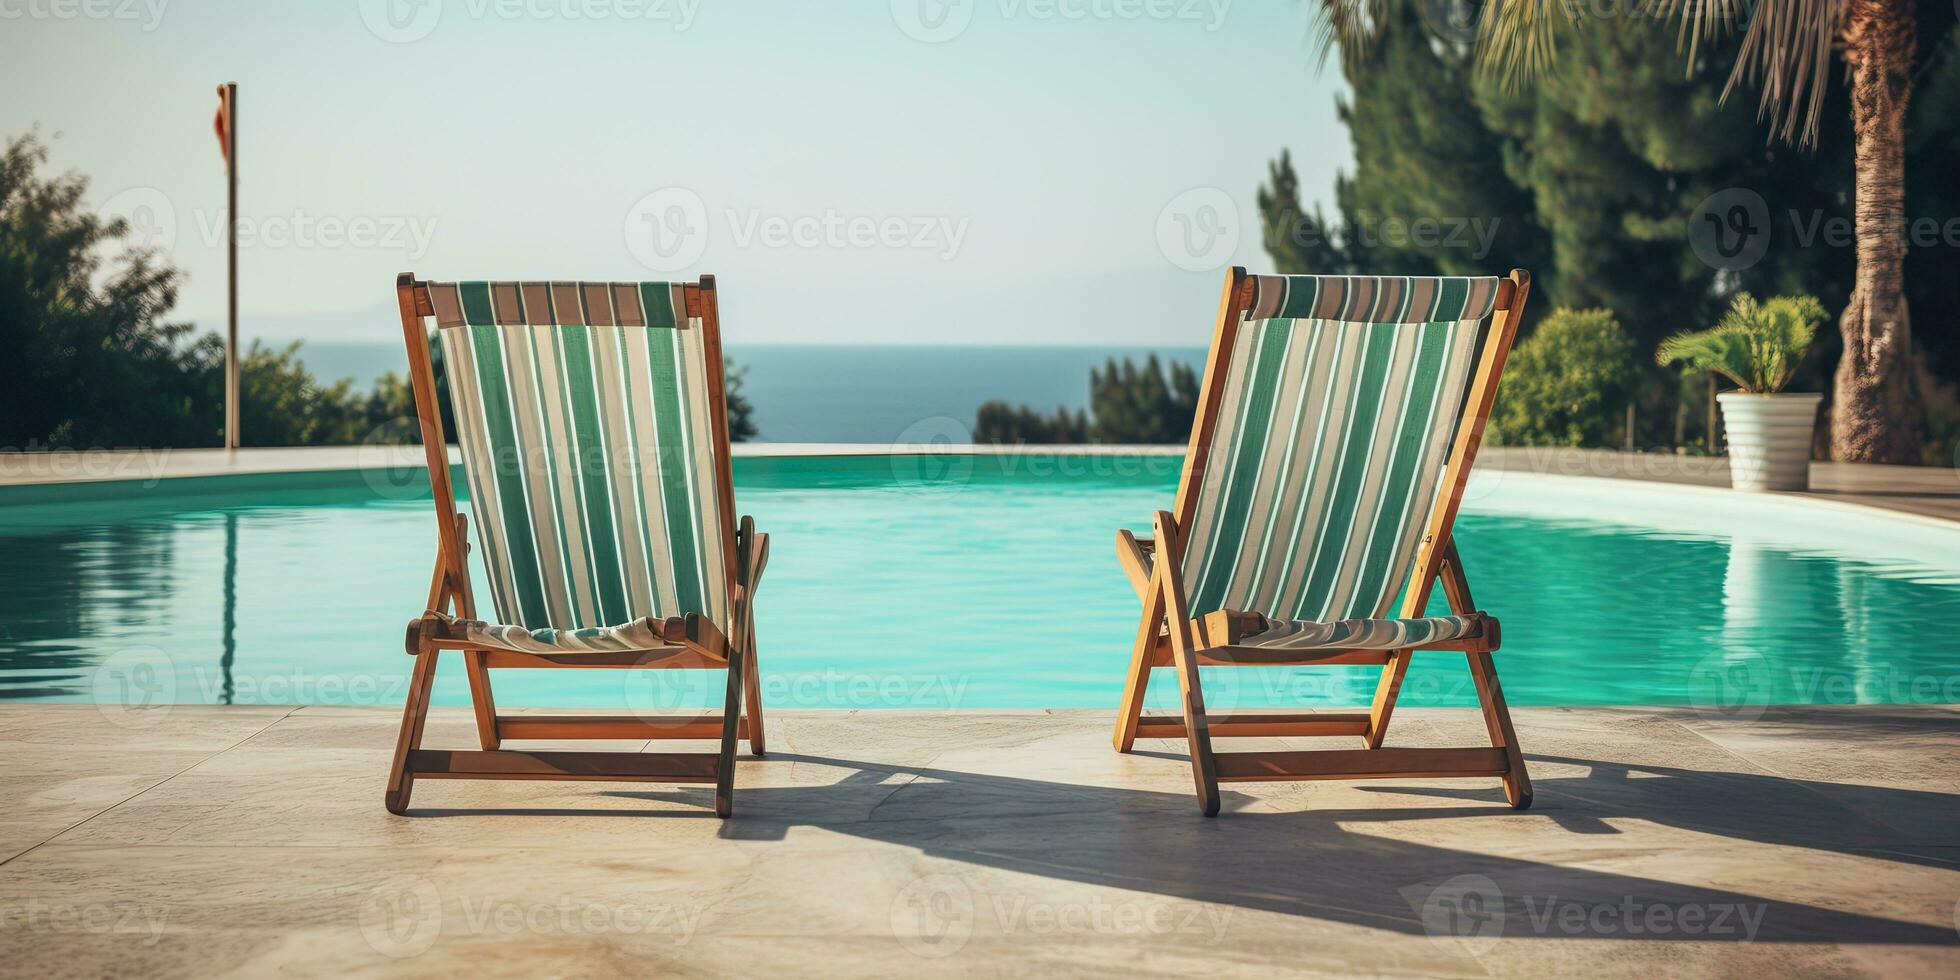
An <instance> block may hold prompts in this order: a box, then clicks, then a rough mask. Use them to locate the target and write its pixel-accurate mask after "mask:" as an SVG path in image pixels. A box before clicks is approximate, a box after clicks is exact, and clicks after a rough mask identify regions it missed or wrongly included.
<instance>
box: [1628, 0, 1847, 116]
mask: <svg viewBox="0 0 1960 980" xmlns="http://www.w3.org/2000/svg"><path fill="white" fill-rule="evenodd" d="M1656 2H1657V3H1658V4H1659V8H1658V9H1659V10H1660V12H1661V14H1662V15H1663V16H1671V17H1678V18H1680V19H1681V32H1682V36H1683V37H1684V38H1687V39H1689V41H1688V61H1689V64H1690V65H1692V64H1693V63H1694V57H1695V53H1696V51H1697V50H1698V49H1699V45H1700V42H1701V41H1703V40H1710V39H1713V38H1714V37H1715V36H1717V35H1718V34H1719V33H1721V32H1723V31H1726V30H1728V28H1729V27H1730V25H1732V24H1734V23H1735V22H1736V21H1737V20H1739V19H1740V18H1741V16H1742V15H1743V14H1744V12H1745V11H1746V12H1747V14H1748V18H1749V26H1748V30H1747V33H1745V34H1744V35H1743V38H1742V47H1741V49H1740V50H1738V51H1737V52H1736V56H1735V67H1734V68H1733V69H1732V70H1730V72H1729V81H1728V84H1727V85H1726V86H1724V87H1723V89H1722V98H1723V100H1724V101H1726V100H1727V99H1728V97H1729V95H1730V94H1731V93H1733V92H1734V91H1735V88H1736V86H1737V84H1739V83H1742V82H1747V83H1749V84H1752V85H1760V86H1761V87H1762V90H1763V96H1762V100H1761V101H1760V102H1759V103H1758V104H1757V111H1756V114H1757V118H1759V119H1767V120H1770V123H1771V126H1772V128H1773V130H1774V131H1775V133H1776V135H1777V136H1779V137H1781V138H1782V139H1783V140H1784V141H1785V142H1789V143H1796V144H1798V145H1799V146H1806V147H1807V146H1813V145H1815V144H1816V142H1817V132H1818V126H1819V124H1820V123H1821V121H1822V114H1823V110H1824V94H1825V90H1826V87H1827V86H1828V85H1829V83H1830V76H1831V59H1832V57H1833V53H1832V47H1831V46H1832V44H1833V43H1834V41H1835V40H1836V37H1837V28H1838V23H1839V21H1840V20H1841V19H1842V18H1843V16H1844V0H1753V2H1752V0H1656Z"/></svg>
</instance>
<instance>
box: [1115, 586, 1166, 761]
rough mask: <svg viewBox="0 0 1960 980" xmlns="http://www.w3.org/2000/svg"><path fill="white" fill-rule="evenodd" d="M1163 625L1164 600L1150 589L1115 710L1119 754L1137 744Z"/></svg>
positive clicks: (1157, 592) (1155, 590) (1116, 739)
mask: <svg viewBox="0 0 1960 980" xmlns="http://www.w3.org/2000/svg"><path fill="white" fill-rule="evenodd" d="M1163 622H1164V597H1163V595H1162V594H1160V593H1159V591H1158V590H1157V589H1154V588H1153V589H1151V590H1150V594H1149V597H1148V598H1146V599H1145V600H1144V602H1143V619H1142V620H1141V622H1139V624H1138V625H1137V642H1136V647H1135V649H1134V650H1133V651H1132V652H1131V654H1130V675H1129V678H1128V679H1127V680H1126V681H1125V682H1124V684H1123V702H1122V704H1121V705H1119V706H1118V707H1117V709H1116V733H1115V736H1114V738H1113V739H1112V741H1113V742H1114V744H1115V746H1116V751H1118V752H1128V751H1130V749H1131V748H1133V747H1135V745H1136V741H1137V721H1138V719H1140V718H1142V717H1143V697H1144V692H1145V691H1147V690H1148V689H1149V687H1150V659H1151V656H1150V655H1151V654H1152V653H1153V652H1154V651H1155V649H1156V646H1157V628H1158V627H1159V626H1160V625H1162V624H1163Z"/></svg>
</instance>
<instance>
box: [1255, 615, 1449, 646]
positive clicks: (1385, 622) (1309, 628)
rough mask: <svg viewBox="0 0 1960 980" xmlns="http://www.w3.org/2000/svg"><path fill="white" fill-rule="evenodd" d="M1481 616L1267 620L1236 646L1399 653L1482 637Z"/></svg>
mask: <svg viewBox="0 0 1960 980" xmlns="http://www.w3.org/2000/svg"><path fill="white" fill-rule="evenodd" d="M1483 630H1484V619H1483V617H1469V616H1433V617H1430V618H1427V619H1343V620H1340V621H1338V622H1332V623H1318V622H1313V621H1311V620H1299V619H1289V620H1267V621H1266V628H1265V629H1263V630H1261V631H1259V633H1258V634H1256V635H1254V636H1251V637H1247V638H1246V639H1243V640H1241V641H1239V644H1238V645H1239V646H1246V647H1270V648H1276V649H1282V650H1331V649H1339V650H1400V649H1402V648H1403V647H1409V646H1419V645H1421V644H1424V643H1444V642H1447V641H1450V640H1461V639H1465V638H1467V637H1474V636H1481V635H1482V634H1483Z"/></svg>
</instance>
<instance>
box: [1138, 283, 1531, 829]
mask: <svg viewBox="0 0 1960 980" xmlns="http://www.w3.org/2000/svg"><path fill="white" fill-rule="evenodd" d="M1530 291H1531V277H1530V274H1529V273H1527V272H1525V271H1524V270H1523V269H1513V270H1512V271H1511V273H1510V275H1509V276H1507V277H1506V278H1504V279H1502V280H1500V281H1499V283H1498V292H1497V299H1496V305H1495V307H1494V309H1493V310H1492V311H1491V319H1490V322H1489V326H1488V331H1487V333H1486V335H1485V339H1484V343H1483V347H1482V350H1481V352H1480V354H1479V358H1478V362H1477V366H1476V369H1475V373H1474V374H1473V375H1472V377H1471V381H1470V388H1469V392H1468V395H1467V397H1466V399H1465V402H1464V406H1463V415H1462V418H1461V419H1460V420H1459V422H1458V425H1457V429H1456V433H1455V435H1454V437H1453V440H1452V443H1451V448H1450V455H1449V459H1448V462H1447V463H1446V464H1445V466H1444V469H1443V474H1442V477H1441V488H1440V493H1439V494H1438V496H1437V501H1436V506H1435V507H1434V509H1433V510H1432V511H1431V512H1430V514H1429V516H1428V518H1427V522H1426V524H1425V525H1424V528H1423V533H1422V538H1421V540H1420V543H1419V545H1418V547H1417V549H1416V555H1415V563H1414V567H1413V569H1412V571H1411V573H1410V578H1409V582H1408V586H1407V588H1406V590H1405V592H1404V598H1403V603H1402V609H1401V613H1400V615H1401V617H1402V618H1405V619H1406V618H1417V617H1420V616H1422V615H1423V609H1424V608H1425V607H1426V606H1427V605H1428V604H1429V597H1430V594H1431V591H1432V590H1433V588H1434V587H1435V585H1436V584H1437V583H1439V582H1440V583H1441V584H1442V586H1443V594H1444V595H1445V597H1447V599H1448V600H1449V606H1450V612H1451V613H1452V614H1454V615H1458V616H1471V617H1476V618H1478V619H1479V620H1480V625H1481V627H1482V628H1481V629H1480V630H1479V631H1478V632H1477V634H1476V635H1474V636H1472V637H1469V638H1464V639H1457V640H1452V641H1448V642H1442V643H1432V644H1424V645H1418V646H1412V647H1407V648H1403V649H1396V650H1343V649H1316V650H1283V649H1270V648H1261V647H1252V646H1241V645H1238V641H1239V640H1240V639H1242V638H1243V637H1244V636H1246V635H1248V634H1249V633H1251V632H1253V629H1254V627H1253V624H1254V623H1255V622H1256V621H1257V619H1258V618H1259V617H1257V616H1256V615H1247V614H1234V613H1230V612H1224V611H1220V612H1214V613H1211V614H1210V615H1207V616H1204V617H1202V618H1200V619H1195V620H1194V619H1192V618H1191V617H1190V616H1189V614H1188V612H1187V609H1186V599H1185V596H1186V593H1185V590H1184V582H1183V559H1184V538H1183V529H1184V528H1186V527H1189V526H1190V523H1191V521H1192V519H1193V517H1194V516H1195V515H1196V511H1197V506H1198V495H1199V489H1200V487H1201V486H1202V485H1203V483H1204V469H1205V463H1206V457H1207V455H1208V451H1209V449H1210V447H1211V443H1212V439H1213V436H1214V434H1215V433H1216V431H1217V427H1218V412H1219V405H1220V403H1221V401H1222V399H1223V397H1224V388H1225V384H1226V378H1227V375H1228V374H1229V368H1230V365H1231V363H1232V348H1233V345H1234V344H1235V343H1236V341H1237V340H1238V332H1239V327H1240V325H1241V324H1242V323H1243V322H1244V316H1245V314H1246V313H1247V312H1248V311H1249V310H1250V309H1251V307H1252V300H1253V281H1252V278H1251V277H1250V276H1248V275H1247V274H1246V271H1245V270H1244V269H1242V268H1238V267H1234V268H1233V269H1232V270H1231V272H1230V273H1229V274H1227V276H1226V279H1225V292H1224V296H1223V297H1222V298H1221V300H1220V301H1219V309H1218V320H1217V323H1216V325H1215V326H1214V328H1213V331H1212V340H1211V354H1210V357H1209V359H1208V360H1207V361H1206V364H1205V380H1204V384H1203V386H1202V387H1201V388H1200V390H1199V395H1198V410H1197V418H1196V420H1195V422H1194V423H1193V425H1192V427H1191V440H1190V444H1189V446H1188V447H1187V450H1186V453H1185V457H1184V473H1183V476H1182V478H1181V479H1180V481H1179V484H1178V491H1177V499H1176V502H1175V504H1174V507H1175V511H1174V512H1173V511H1158V512H1157V514H1156V517H1155V521H1154V531H1155V537H1154V538H1139V537H1137V536H1136V535H1134V534H1131V533H1130V532H1129V531H1127V530H1124V531H1119V532H1117V535H1116V557H1117V560H1118V562H1119V563H1121V564H1122V566H1123V570H1124V572H1125V573H1126V574H1127V575H1128V576H1129V579H1130V584H1131V586H1132V587H1133V588H1134V589H1135V590H1136V593H1137V597H1138V598H1139V599H1140V600H1142V602H1143V615H1142V618H1141V620H1140V621H1139V624H1138V626H1137V636H1136V643H1135V647H1134V649H1133V652H1132V654H1131V658H1130V670H1129V675H1128V679H1127V681H1126V683H1125V686H1124V690H1123V700H1122V703H1121V705H1120V707H1119V708H1118V713H1117V718H1116V731H1115V736H1114V742H1115V746H1116V750H1117V751H1118V752H1129V751H1130V750H1131V748H1132V747H1133V746H1134V745H1135V742H1136V740H1137V739H1138V738H1182V739H1184V740H1185V742H1186V745H1187V746H1188V749H1189V752H1190V756H1191V771H1192V776H1193V779H1194V781H1195V782H1196V785H1197V793H1198V805H1199V807H1200V808H1201V809H1202V810H1203V811H1204V814H1205V815H1206V816H1216V815H1217V814H1218V808H1219V794H1218V784H1219V783H1220V782H1252V781H1281V780H1298V779H1379V778H1392V777H1396V776H1406V777H1437V776H1451V777H1455V776H1466V777H1467V776H1484V777H1489V776H1495V777H1498V778H1499V779H1501V780H1502V781H1503V785H1504V797H1505V799H1506V801H1508V802H1509V803H1510V804H1511V805H1512V806H1514V807H1517V808H1519V809H1523V808H1525V807H1528V806H1530V805H1531V779H1530V777H1529V776H1528V775H1527V774H1526V773H1525V765H1524V756H1523V754H1522V753H1521V752H1520V751H1519V749H1518V740H1517V733H1516V731H1515V730H1514V729H1513V727H1512V725H1511V712H1510V709H1509V708H1508V707H1507V706H1506V705H1505V702H1504V692H1503V690H1502V688H1501V687H1500V686H1499V685H1498V681H1497V667H1496V665H1495V662H1494V661H1493V660H1492V658H1491V654H1492V652H1493V651H1495V650H1496V649H1497V648H1498V643H1499V640H1500V636H1499V632H1498V627H1497V621H1496V620H1495V619H1492V618H1490V617H1488V616H1486V615H1484V614H1483V613H1481V612H1479V611H1477V607H1476V605H1475V603H1474V602H1473V601H1472V599H1471V597H1470V584H1469V581H1468V579H1467V578H1466V577H1465V575H1464V571H1463V561H1462V558H1461V557H1460V556H1459V555H1458V554H1457V551H1456V545H1455V543H1454V541H1453V540H1452V539H1451V532H1452V530H1453V529H1454V527H1455V524H1456V515H1457V510H1458V508H1459V507H1460V505H1461V504H1462V501H1463V489H1464V485H1465V482H1466V481H1467V480H1468V479H1469V476H1470V467H1471V465H1472V463H1473V462H1474V461H1475V460H1476V456H1477V449H1478V447H1479V446H1480V445H1481V444H1482V442H1483V435H1484V427H1485V425H1486V424H1487V422H1488V420H1489V418H1490V410H1491V405H1492V403H1493V401H1494V400H1495V398H1496V395H1497V383H1498V379H1499V377H1500V376H1501V375H1502V374H1503V371H1504V362H1505V359H1506V358H1507V357H1508V356H1509V355H1510V351H1511V343H1512V341H1513V340H1515V339H1516V336H1517V329H1518V322H1519V319H1520V318H1521V317H1522V316H1523V314H1524V307H1525V299H1526V297H1527V295H1528V294H1529V293H1530ZM1419 651H1421V652H1427V651H1454V652H1458V653H1462V654H1464V655H1465V656H1466V657H1467V658H1468V660H1469V666H1470V677H1471V681H1472V683H1473V684H1474V685H1475V687H1476V691H1477V700H1478V703H1479V704H1480V706H1481V708H1482V712H1483V716H1484V725H1485V727H1486V729H1487V730H1488V732H1489V735H1490V747H1489V748H1483V747H1477V748H1384V747H1383V746H1382V740H1383V737H1384V736H1385V735H1386V734H1387V732H1388V724H1389V718H1390V716H1391V715H1392V714H1393V713H1394V710H1395V702H1396V698H1397V696H1398V695H1399V694H1400V692H1401V687H1402V680H1403V677H1404V676H1405V675H1406V673H1407V672H1408V668H1409V661H1410V658H1411V657H1412V656H1413V655H1414V654H1415V653H1417V652H1419ZM1333 664H1368V665H1376V666H1380V667H1381V668H1382V673H1381V678H1380V680H1379V681H1378V682H1377V684H1376V687H1375V696H1374V703H1373V704H1372V705H1371V706H1370V708H1369V710H1368V711H1366V712H1340V713H1335V712H1294V713H1262V714H1239V713H1234V714H1233V715H1231V716H1230V717H1222V718H1208V717H1207V716H1206V713H1205V702H1204V692H1203V687H1202V685H1201V684H1200V682H1199V675H1198V667H1199V666H1200V665H1205V666H1210V665H1233V666H1243V665H1262V666H1265V665H1284V666H1308V665H1333ZM1153 667H1171V668H1173V669H1174V670H1175V671H1176V673H1177V682H1178V690H1179V697H1180V707H1181V713H1180V714H1177V715H1172V714H1145V713H1144V711H1143V703H1144V693H1145V691H1146V689H1147V688H1148V686H1149V683H1150V670H1151V668H1153ZM1275 736H1277V737H1287V736H1358V737H1360V738H1361V739H1362V742H1363V745H1364V746H1365V747H1364V748H1359V749H1327V750H1318V751H1306V752H1293V751H1284V752H1214V751H1213V750H1212V745H1211V740H1212V739H1213V738H1214V737H1275Z"/></svg>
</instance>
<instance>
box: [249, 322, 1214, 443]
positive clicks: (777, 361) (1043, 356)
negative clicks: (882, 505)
mask: <svg viewBox="0 0 1960 980" xmlns="http://www.w3.org/2000/svg"><path fill="white" fill-rule="evenodd" d="M264 342H265V343H267V344H269V345H275V346H284V345H285V344H289V343H291V342H292V340H290V339H288V340H278V341H275V340H271V339H269V338H265V339H264ZM1151 354H1156V355H1157V356H1158V358H1159V359H1160V360H1162V361H1164V362H1165V364H1166V366H1168V365H1169V364H1171V363H1185V364H1189V365H1192V366H1194V367H1195V366H1198V365H1201V364H1203V362H1204V357H1205V348H1203V347H1197V346H1193V347H1150V346H1135V347H1129V346H1121V347H1112V346H1098V345H1089V344H937V343H906V344H898V343H868V344H849V343H794V344H779V343H758V344H733V345H730V346H729V347H728V356H729V358H730V360H731V361H733V363H734V365H735V368H736V369H737V370H739V371H742V372H744V373H743V383H742V394H743V395H744V396H745V397H746V398H748V400H749V403H750V404H751V405H753V406H755V416H754V418H755V423H756V428H757V430H758V435H757V437H756V439H755V440H754V441H756V442H842V443H889V442H932V441H961V437H960V430H961V428H962V427H971V426H972V424H973V420H974V415H975V413H976V412H977V411H978V410H979V408H980V406H981V404H982V403H984V402H987V401H991V400H998V401H1004V402H1007V403H1008V404H1010V405H1027V406H1029V407H1031V408H1034V409H1036V410H1038V411H1042V412H1052V411H1054V410H1055V409H1058V408H1067V409H1069V410H1070V411H1074V410H1077V409H1082V408H1086V407H1087V406H1088V403H1089V371H1090V369H1091V368H1094V367H1100V366H1102V365H1103V364H1104V363H1106V362H1107V361H1109V360H1110V359H1112V358H1114V359H1116V360H1118V361H1121V360H1122V359H1123V358H1125V357H1128V358H1131V359H1134V360H1136V361H1138V362H1139V363H1141V362H1142V361H1143V360H1144V358H1146V357H1148V356H1149V355H1151ZM299 358H300V360H301V361H302V362H303V363H304V364H305V365H306V367H307V370H309V371H311V372H312V373H313V375H314V377H316V378H318V379H319V380H320V381H321V382H322V383H325V384H331V383H333V382H336V381H339V380H341V379H348V380H351V381H352V382H353V384H354V387H355V388H356V389H359V390H367V389H369V388H372V387H373V386H374V382H375V381H376V380H377V379H379V378H380V377H381V376H382V375H384V374H387V373H389V372H391V371H392V372H394V373H396V374H400V373H402V371H403V369H404V367H405V366H406V365H405V357H404V355H403V353H402V349H401V346H400V345H399V344H394V343H388V342H385V341H346V340H306V339H303V338H302V339H301V346H300V350H299Z"/></svg>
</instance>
